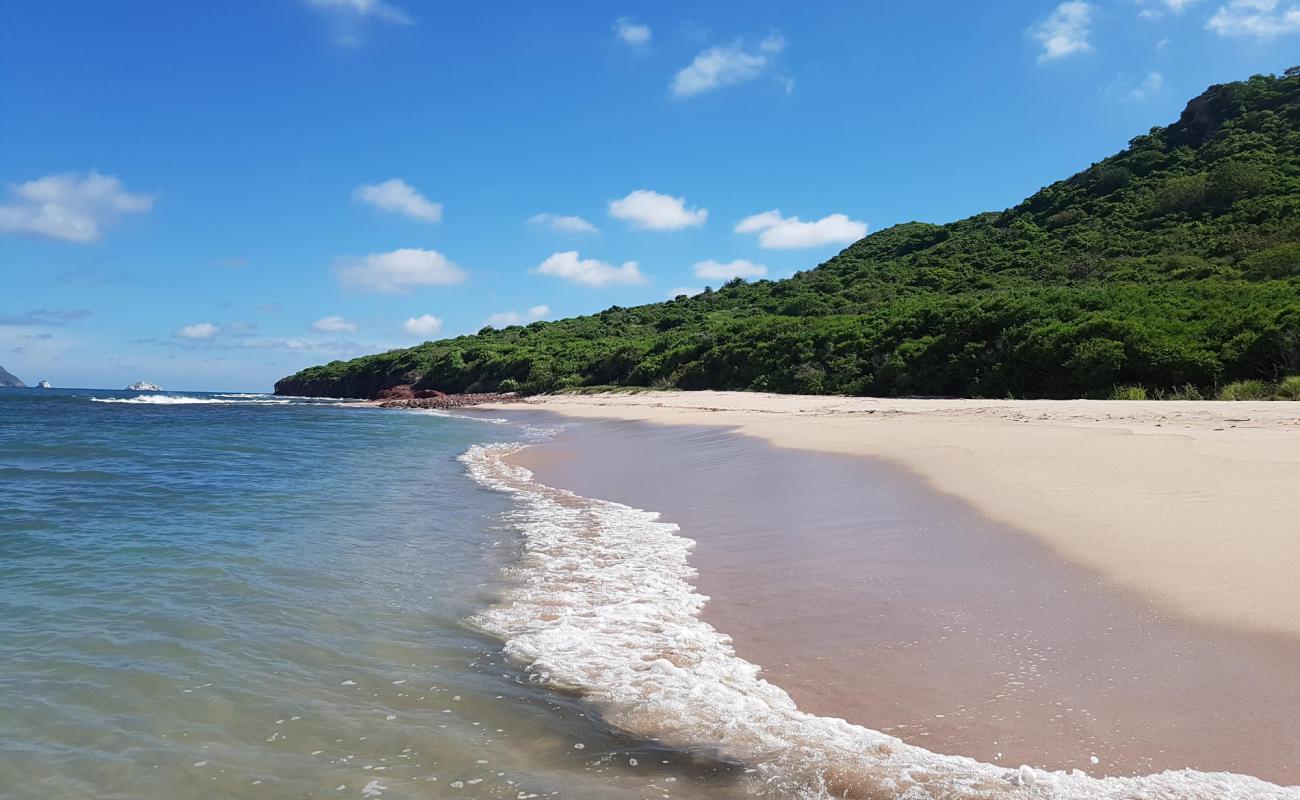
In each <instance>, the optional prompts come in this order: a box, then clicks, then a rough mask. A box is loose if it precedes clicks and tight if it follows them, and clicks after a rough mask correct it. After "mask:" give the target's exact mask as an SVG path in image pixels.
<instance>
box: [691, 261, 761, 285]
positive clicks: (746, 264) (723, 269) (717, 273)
mask: <svg viewBox="0 0 1300 800" xmlns="http://www.w3.org/2000/svg"><path fill="white" fill-rule="evenodd" d="M766 274H767V267H765V266H763V265H762V264H755V263H754V262H752V261H748V260H746V259H743V258H738V259H736V260H735V261H729V262H727V263H726V264H723V263H720V262H717V261H713V260H712V259H710V260H708V261H699V262H696V264H695V277H697V278H713V279H715V280H731V279H732V278H761V277H763V276H764V275H766Z"/></svg>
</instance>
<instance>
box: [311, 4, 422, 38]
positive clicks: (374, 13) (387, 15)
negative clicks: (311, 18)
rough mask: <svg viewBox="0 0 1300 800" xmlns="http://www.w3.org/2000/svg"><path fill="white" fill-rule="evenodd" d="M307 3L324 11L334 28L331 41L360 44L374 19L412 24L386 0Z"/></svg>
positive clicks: (405, 15)
mask: <svg viewBox="0 0 1300 800" xmlns="http://www.w3.org/2000/svg"><path fill="white" fill-rule="evenodd" d="M305 2H306V3H307V5H308V6H311V7H312V8H314V9H316V10H317V11H319V12H320V13H322V14H324V15H325V16H326V17H327V18H328V19H329V22H330V25H331V28H332V30H333V41H334V44H336V45H339V46H340V47H359V46H361V45H362V44H364V43H365V32H366V29H367V27H368V26H369V25H371V24H373V23H377V22H379V23H389V24H392V25H411V24H413V23H414V20H412V19H411V15H410V14H407V13H406V11H404V10H403V9H401V8H399V7H397V6H395V5H393V4H392V3H388V2H385V0H305Z"/></svg>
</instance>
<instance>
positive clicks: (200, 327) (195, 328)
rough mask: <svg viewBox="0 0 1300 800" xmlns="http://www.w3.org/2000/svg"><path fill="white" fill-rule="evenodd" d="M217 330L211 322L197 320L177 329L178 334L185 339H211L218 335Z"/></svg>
mask: <svg viewBox="0 0 1300 800" xmlns="http://www.w3.org/2000/svg"><path fill="white" fill-rule="evenodd" d="M217 330H218V328H217V326H216V325H213V324H212V323H211V322H196V323H195V324H193V325H186V326H185V327H184V328H181V329H180V330H178V331H176V335H177V336H179V337H181V338H183V339H211V338H212V337H213V336H216V335H217Z"/></svg>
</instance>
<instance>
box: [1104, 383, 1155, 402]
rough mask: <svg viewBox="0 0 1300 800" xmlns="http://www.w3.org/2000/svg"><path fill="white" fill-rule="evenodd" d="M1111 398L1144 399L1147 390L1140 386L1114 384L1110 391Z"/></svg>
mask: <svg viewBox="0 0 1300 800" xmlns="http://www.w3.org/2000/svg"><path fill="white" fill-rule="evenodd" d="M1110 399H1111V400H1146V399H1147V390H1146V389H1143V388H1142V387H1141V386H1116V387H1115V388H1114V390H1112V391H1111V393H1110Z"/></svg>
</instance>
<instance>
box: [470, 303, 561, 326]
mask: <svg viewBox="0 0 1300 800" xmlns="http://www.w3.org/2000/svg"><path fill="white" fill-rule="evenodd" d="M549 313H551V307H550V306H533V307H532V308H530V309H528V311H527V312H526V313H523V314H520V313H519V312H518V311H515V310H513V309H511V310H510V311H502V312H501V313H500V314H493V315H492V316H490V317H488V318H487V320H485V322H484V324H486V325H491V326H492V327H494V328H509V327H510V326H511V325H527V324H528V323H530V322H536V321H537V320H539V319H544V318H545V317H546V315H547V314H549Z"/></svg>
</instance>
